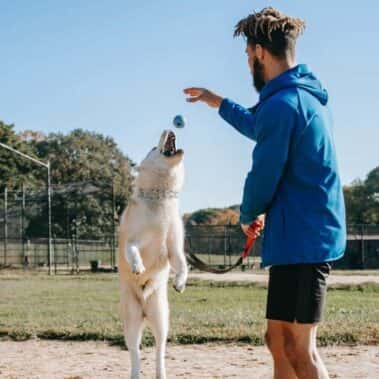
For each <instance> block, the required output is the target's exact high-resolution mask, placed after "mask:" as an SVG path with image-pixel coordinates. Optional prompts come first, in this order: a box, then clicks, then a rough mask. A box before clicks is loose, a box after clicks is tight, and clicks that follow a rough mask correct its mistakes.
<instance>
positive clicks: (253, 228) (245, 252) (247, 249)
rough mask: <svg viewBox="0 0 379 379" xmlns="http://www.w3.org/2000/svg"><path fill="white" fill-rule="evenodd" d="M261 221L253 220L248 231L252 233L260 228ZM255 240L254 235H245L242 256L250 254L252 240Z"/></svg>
mask: <svg viewBox="0 0 379 379" xmlns="http://www.w3.org/2000/svg"><path fill="white" fill-rule="evenodd" d="M262 226H263V223H262V222H261V221H254V222H252V223H251V224H250V225H249V228H248V231H250V232H252V233H254V234H255V233H256V232H258V231H259V230H260V229H262ZM255 240H256V237H251V236H247V239H246V243H245V248H244V250H243V253H242V258H243V259H244V258H246V257H247V256H248V255H249V254H250V250H251V248H252V247H253V245H254V242H255Z"/></svg>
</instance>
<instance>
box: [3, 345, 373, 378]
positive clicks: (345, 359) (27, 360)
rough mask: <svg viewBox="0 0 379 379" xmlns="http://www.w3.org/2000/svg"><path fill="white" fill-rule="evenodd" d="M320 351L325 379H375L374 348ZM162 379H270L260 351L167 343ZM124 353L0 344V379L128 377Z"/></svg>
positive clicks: (145, 355) (149, 362)
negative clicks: (325, 373)
mask: <svg viewBox="0 0 379 379" xmlns="http://www.w3.org/2000/svg"><path fill="white" fill-rule="evenodd" d="M320 353H321V355H322V357H323V359H324V361H325V363H326V366H327V367H328V369H329V372H330V377H331V378H344V379H353V378H357V379H358V378H359V379H375V378H379V347H378V346H355V347H326V348H320ZM141 356H142V364H141V367H142V378H153V377H154V367H155V361H154V349H153V348H146V349H144V350H143V351H142V354H141ZM166 365H167V376H168V378H185V379H194V378H257V379H260V378H262V379H263V378H265V379H267V378H271V377H272V367H271V366H272V362H271V358H270V355H269V353H268V351H267V349H266V348H265V347H253V346H249V345H235V344H234V345H221V344H217V345H216V344H206V345H184V346H178V345H169V346H168V348H167V358H166ZM129 367H130V366H129V356H128V352H127V351H125V350H122V349H120V348H119V347H116V346H109V345H107V344H106V343H103V342H68V341H46V340H28V341H23V342H14V341H1V342H0V377H1V378H4V379H93V378H101V379H111V378H112V379H116V378H128V377H129Z"/></svg>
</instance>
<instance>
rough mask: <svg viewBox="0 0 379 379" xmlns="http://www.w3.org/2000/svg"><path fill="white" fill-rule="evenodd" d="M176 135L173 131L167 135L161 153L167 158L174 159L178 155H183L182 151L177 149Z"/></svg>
mask: <svg viewBox="0 0 379 379" xmlns="http://www.w3.org/2000/svg"><path fill="white" fill-rule="evenodd" d="M175 139H176V137H175V133H174V132H173V131H171V130H170V131H168V132H167V134H166V139H165V142H164V144H163V147H162V149H161V153H162V154H163V155H164V156H166V157H173V156H174V155H176V154H181V153H183V150H182V149H178V150H177V149H176V145H175Z"/></svg>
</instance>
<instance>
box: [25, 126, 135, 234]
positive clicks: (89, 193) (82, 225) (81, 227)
mask: <svg viewBox="0 0 379 379" xmlns="http://www.w3.org/2000/svg"><path fill="white" fill-rule="evenodd" d="M28 144H29V146H30V147H31V148H32V149H33V150H34V151H35V153H36V154H37V155H38V157H39V158H40V159H42V160H44V161H47V160H49V161H50V162H51V174H52V183H53V189H54V190H53V208H52V211H53V212H52V213H53V230H54V234H55V235H56V236H60V237H67V235H68V234H71V233H72V232H73V230H74V231H75V232H76V233H78V234H79V236H80V237H82V238H93V237H94V236H99V235H103V234H104V233H110V232H111V230H112V226H113V223H114V218H117V215H119V214H120V213H121V212H122V210H123V209H124V208H125V206H126V204H127V201H128V198H129V196H130V194H131V190H132V181H133V175H132V168H133V166H134V164H133V162H132V161H131V160H130V159H129V158H128V157H127V156H125V155H124V154H123V153H122V152H121V151H120V149H119V148H118V147H117V145H116V143H115V141H114V140H113V139H112V138H110V137H105V136H103V135H102V134H99V133H94V132H89V131H84V130H82V129H77V130H74V131H72V132H71V133H69V134H67V135H64V134H62V133H52V134H50V135H48V136H47V137H46V138H45V139H38V140H35V139H33V138H32V139H30V140H29V141H28ZM113 195H114V197H113ZM113 200H114V201H113ZM113 204H114V206H115V212H114V214H113ZM44 213H46V212H44ZM44 213H42V214H41V215H39V216H38V217H37V218H35V219H33V220H31V222H30V224H29V227H28V230H27V233H28V234H29V235H45V234H46V228H47V225H46V222H43V221H44V220H43V219H41V218H43V217H44V216H43V214H44Z"/></svg>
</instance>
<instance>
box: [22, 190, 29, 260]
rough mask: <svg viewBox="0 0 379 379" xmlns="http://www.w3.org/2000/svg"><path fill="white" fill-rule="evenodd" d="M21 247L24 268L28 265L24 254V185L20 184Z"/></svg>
mask: <svg viewBox="0 0 379 379" xmlns="http://www.w3.org/2000/svg"><path fill="white" fill-rule="evenodd" d="M21 201H22V202H21V247H22V257H23V258H22V259H23V260H24V266H26V265H27V264H28V262H27V257H26V254H25V184H24V183H22V200H21Z"/></svg>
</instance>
